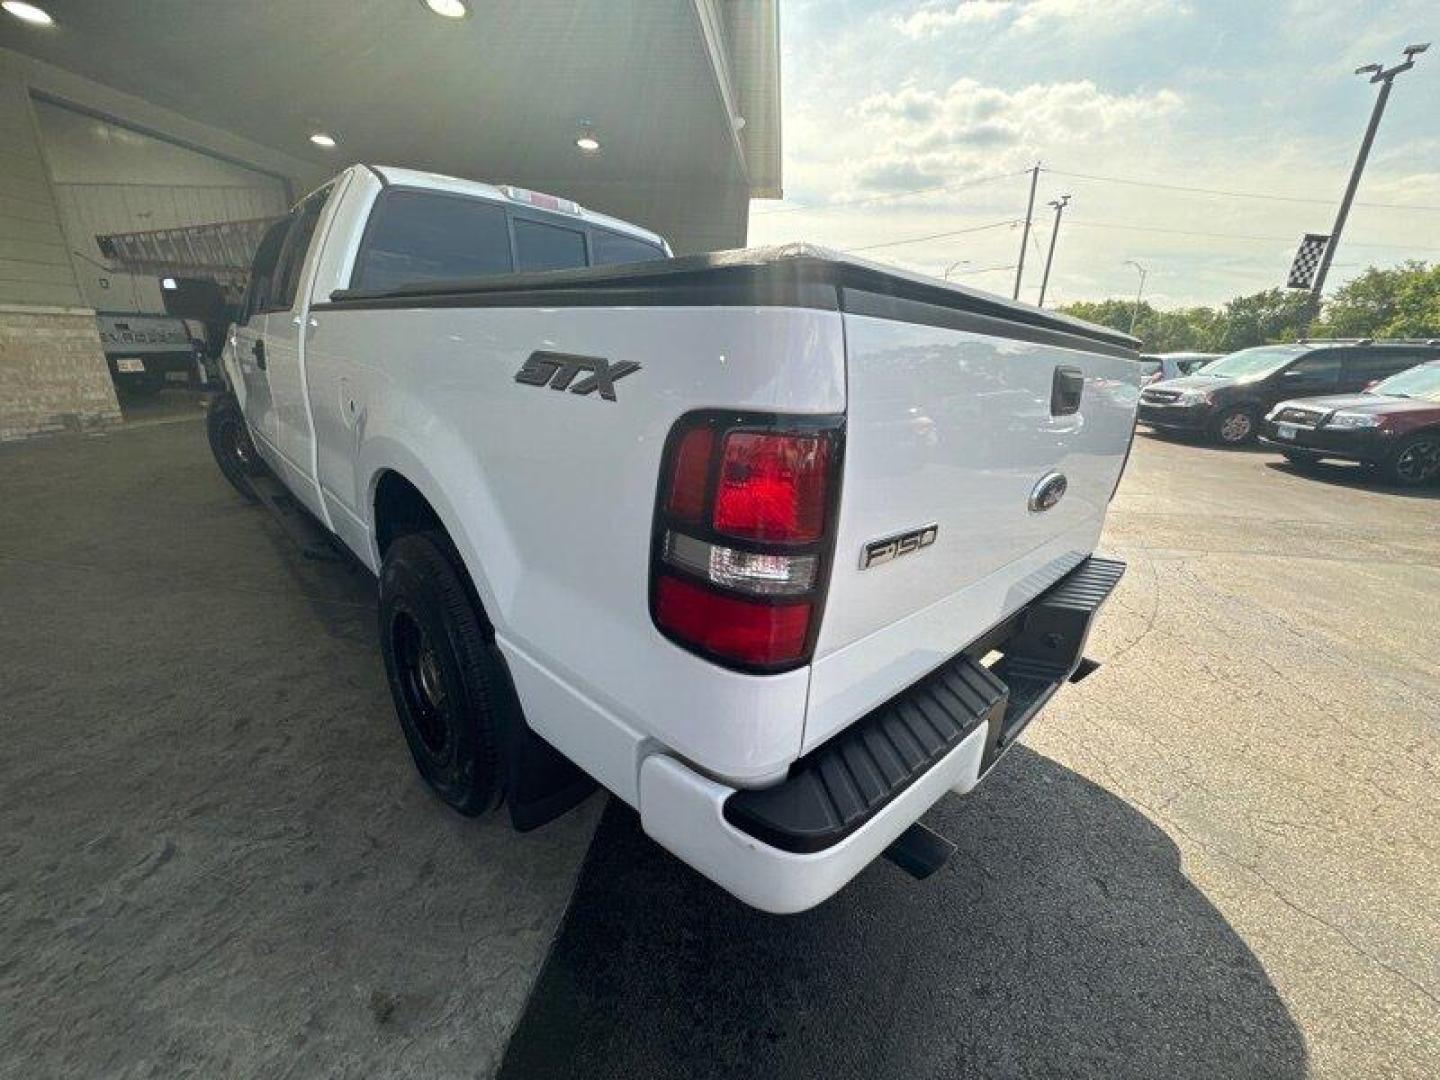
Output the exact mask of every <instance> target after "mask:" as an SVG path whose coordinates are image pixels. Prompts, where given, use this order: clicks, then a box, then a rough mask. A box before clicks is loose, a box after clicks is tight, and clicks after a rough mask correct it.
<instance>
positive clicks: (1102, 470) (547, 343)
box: [210, 166, 1139, 912]
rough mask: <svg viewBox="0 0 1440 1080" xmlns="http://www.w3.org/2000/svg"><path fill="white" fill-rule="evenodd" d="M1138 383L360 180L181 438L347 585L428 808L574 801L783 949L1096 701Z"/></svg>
mask: <svg viewBox="0 0 1440 1080" xmlns="http://www.w3.org/2000/svg"><path fill="white" fill-rule="evenodd" d="M1135 347H1136V342H1135V341H1134V340H1133V339H1131V338H1128V337H1126V336H1124V335H1121V334H1116V333H1114V332H1112V331H1109V330H1105V329H1101V328H1098V327H1095V326H1091V325H1089V324H1086V323H1081V322H1078V321H1075V320H1073V319H1069V318H1065V317H1062V316H1059V315H1055V314H1051V313H1048V312H1043V311H1040V310H1037V309H1035V308H1031V307H1028V306H1025V305H1020V304H1013V303H1010V302H1009V301H1005V300H1001V299H998V298H996V297H994V296H990V295H987V294H984V293H980V292H975V291H971V290H967V289H962V288H958V287H955V286H952V285H949V284H946V283H944V282H941V281H938V280H933V279H930V278H926V277H921V276H916V275H909V274H905V273H901V272H897V271H894V270H891V269H888V268H882V267H880V266H876V265H873V264H869V263H865V262H862V261H858V260H854V259H851V258H849V257H846V256H843V255H839V254H836V253H832V252H827V251H824V250H821V249H816V248H810V247H798V246H797V247H786V248H778V249H768V250H744V251H734V252H723V253H719V254H711V255H703V256H692V257H684V258H671V257H670V252H669V249H668V247H667V245H666V244H665V242H664V240H663V239H662V238H661V237H659V236H657V235H655V234H653V233H650V232H647V231H645V230H644V229H640V228H637V227H635V226H633V225H629V224H626V223H624V222H621V221H617V220H614V219H612V218H608V217H604V216H602V215H599V214H595V213H592V212H589V211H586V210H584V209H582V208H581V207H579V206H576V205H575V204H574V203H572V202H569V201H568V200H565V199H558V198H555V197H553V196H548V195H541V194H538V193H534V192H528V191H524V190H519V189H514V188H497V187H491V186H488V185H485V184H480V183H472V182H469V181H464V180H456V179H450V178H447V177H440V176H434V175H430V174H426V173H420V172H413V171H408V170H403V169H392V168H375V167H371V166H355V167H353V168H350V169H348V170H346V171H345V172H343V173H342V174H340V175H339V176H338V177H337V178H336V179H335V180H334V181H333V182H331V183H329V184H327V185H326V186H325V187H323V188H321V189H320V190H319V191H316V192H315V193H314V194H312V195H310V196H309V197H308V198H306V199H304V200H303V201H302V202H300V203H299V205H298V206H297V207H296V208H295V209H294V211H293V212H292V213H291V214H290V215H289V216H288V217H287V218H285V219H284V220H283V221H281V222H280V223H278V224H277V225H276V226H275V227H274V228H273V229H271V231H270V232H269V233H268V234H267V235H266V237H265V239H264V241H263V243H262V244H261V245H260V248H259V251H258V254H257V256H256V259H255V264H254V268H253V274H252V277H251V281H250V285H249V291H248V294H247V297H246V300H245V303H244V308H243V310H242V312H241V313H240V315H239V319H238V322H237V325H236V326H235V327H234V329H233V331H232V332H231V335H230V341H229V345H228V347H227V351H226V358H225V371H226V378H227V382H228V384H229V390H228V392H227V393H226V394H225V395H223V396H221V397H220V398H218V399H217V401H216V402H215V404H214V407H213V409H212V412H211V416H210V433H211V441H212V446H213V447H214V449H215V451H216V456H217V459H218V460H219V462H220V465H221V467H222V469H223V470H224V472H225V473H226V475H227V476H228V477H230V478H231V480H232V481H234V482H235V484H236V486H237V487H238V488H239V489H240V490H241V491H242V492H247V491H249V490H250V483H251V478H252V477H253V476H255V475H256V473H257V472H260V471H268V472H271V473H273V474H274V476H275V477H277V478H278V479H279V480H280V481H281V482H282V483H283V484H284V485H285V487H286V488H288V489H289V492H290V493H291V494H292V495H293V497H294V499H296V500H298V502H300V503H301V504H303V505H304V507H305V508H306V509H307V510H308V511H309V512H310V513H311V514H313V515H314V517H315V518H316V519H317V520H318V521H319V522H320V523H321V524H323V526H324V527H325V528H326V529H328V530H329V531H330V532H331V533H333V534H334V536H335V537H337V538H338V539H339V541H340V542H341V543H342V544H343V545H344V546H345V547H347V548H348V549H349V550H350V551H351V552H353V553H354V555H355V556H356V557H357V558H358V559H359V560H360V562H362V563H364V564H365V566H366V567H368V568H369V569H370V570H371V571H373V572H374V573H375V574H376V575H377V576H378V578H379V630H380V644H381V651H382V653H383V656H384V660H385V666H386V670H387V674H388V676H389V680H390V685H391V689H392V692H393V696H394V700H395V707H396V711H397V712H398V714H399V718H400V722H401V725H402V728H403V730H404V734H405V737H406V739H407V741H408V744H409V747H410V749H411V751H412V753H413V756H414V758H415V762H416V764H417V766H418V767H419V770H420V772H421V774H422V775H423V776H424V778H425V780H426V781H427V782H428V783H429V784H430V785H431V786H432V787H433V788H434V790H435V791H436V792H437V793H438V794H439V795H440V797H441V798H442V799H444V800H445V801H446V802H448V803H449V804H451V805H452V806H454V807H455V808H456V809H458V810H460V811H461V812H464V813H479V812H481V811H484V810H487V809H490V808H493V807H495V806H496V805H497V804H498V803H499V802H500V801H501V800H502V799H506V800H508V801H509V803H510V807H511V813H512V816H513V817H514V819H515V822H516V824H517V826H519V827H521V828H526V827H530V826H533V825H535V824H537V823H539V822H541V821H545V820H548V819H549V818H551V817H553V816H555V815H556V814H558V813H560V812H563V811H564V810H565V809H568V808H569V807H570V806H571V805H573V804H574V803H575V802H576V801H578V799H579V798H581V797H583V796H584V795H585V794H586V793H588V791H589V790H590V788H591V787H593V784H591V782H590V780H589V778H593V780H594V781H598V782H599V783H600V784H601V785H603V786H604V787H605V788H607V789H608V790H609V791H610V792H612V793H613V794H614V795H616V796H617V797H619V798H620V799H623V800H624V801H625V802H626V803H628V804H630V805H631V806H632V807H634V808H635V810H636V811H638V813H639V817H640V820H641V822H642V824H643V827H644V829H645V831H646V832H647V833H648V834H649V835H650V836H651V837H653V838H654V839H655V840H656V841H657V842H659V843H660V844H662V845H663V846H664V847H666V848H668V849H669V850H670V851H671V852H673V853H674V854H675V855H677V856H678V857H679V858H681V859H682V860H684V861H685V862H686V863H688V864H690V865H691V866H692V867H694V868H696V869H697V870H699V871H700V872H701V873H702V874H704V875H706V876H707V877H709V878H711V879H712V880H714V881H715V882H717V883H719V884H720V885H721V886H723V887H724V888H726V889H727V890H729V891H730V892H731V893H733V894H734V895H736V896H738V897H739V898H740V899H742V900H744V901H746V902H747V903H749V904H752V905H754V906H756V907H759V908H762V909H765V910H767V911H772V912H794V911H800V910H803V909H805V908H808V907H811V906H813V905H815V904H817V903H819V902H820V901H822V900H824V899H825V898H826V897H828V896H830V895H831V894H833V893H834V892H835V891H836V890H838V889H839V888H840V887H841V886H843V885H844V884H845V883H846V882H847V881H849V880H850V879H851V878H852V877H853V876H854V875H855V874H856V873H858V872H859V871H860V870H861V869H862V868H863V867H865V866H866V865H867V864H868V863H870V862H871V861H872V860H873V859H874V858H875V857H876V856H877V855H880V854H882V853H887V854H890V855H891V856H892V857H894V858H895V859H896V861H898V862H901V864H902V865H908V866H909V868H911V869H912V870H914V871H916V872H917V873H919V872H922V871H924V870H928V869H930V868H933V866H934V865H936V864H938V862H939V861H940V854H943V852H940V854H937V846H936V843H935V838H934V837H933V834H927V833H926V832H925V831H924V830H923V828H922V827H921V826H919V825H917V824H916V822H917V819H918V818H919V817H920V816H921V815H922V814H923V813H924V812H925V811H926V809H928V808H929V807H930V806H931V805H932V804H933V803H935V802H936V800H938V799H939V798H940V797H941V796H942V795H944V793H945V792H947V791H952V790H953V791H957V792H962V793H963V792H966V791H968V790H970V789H971V788H973V787H974V786H975V784H976V783H977V782H978V781H979V780H980V778H981V777H982V776H984V775H985V773H986V772H987V770H989V769H990V768H991V767H992V766H993V765H994V764H995V762H996V761H997V760H998V759H999V757H1000V756H1001V754H1003V752H1004V751H1005V750H1006V748H1007V747H1009V746H1010V745H1011V744H1013V743H1014V741H1015V739H1016V737H1017V735H1018V734H1019V733H1020V731H1021V729H1023V728H1024V726H1025V725H1026V723H1028V722H1029V720H1030V719H1031V718H1032V717H1033V716H1034V715H1035V713H1036V711H1037V710H1038V709H1039V708H1040V707H1041V705H1043V704H1044V702H1045V701H1046V700H1047V699H1048V698H1049V697H1050V695H1051V694H1052V693H1053V692H1054V691H1055V690H1056V689H1057V688H1058V687H1060V686H1061V685H1062V684H1064V683H1065V682H1066V681H1067V680H1073V679H1075V678H1078V677H1079V676H1080V675H1083V674H1085V673H1087V672H1088V671H1089V670H1090V669H1091V667H1092V665H1091V663H1090V662H1089V661H1086V660H1085V659H1084V654H1083V649H1084V645H1085V639H1086V635H1087V633H1088V630H1089V627H1090V624H1091V621H1092V619H1093V617H1094V615H1095V613H1096V610H1097V609H1098V607H1099V606H1100V604H1101V602H1102V601H1103V600H1104V599H1105V597H1106V596H1107V595H1108V594H1109V592H1110V590H1111V589H1112V587H1113V586H1114V584H1115V582H1116V581H1117V580H1118V579H1119V577H1120V574H1121V572H1122V571H1123V569H1124V567H1123V564H1121V563H1118V562H1114V561H1110V560H1106V559H1101V558H1098V557H1094V556H1093V552H1094V550H1095V547H1096V543H1097V541H1098V539H1099V536H1100V529H1101V525H1102V524H1103V522H1104V518H1105V512H1106V507H1107V504H1108V502H1109V501H1110V498H1111V496H1112V495H1113V493H1114V491H1115V487H1116V485H1117V484H1118V483H1119V480H1120V475H1121V472H1122V471H1123V469H1124V465H1125V460H1126V457H1127V455H1128V453H1129V447H1130V442H1131V437H1132V434H1133V431H1134V422H1135V407H1136V401H1137V397H1138V389H1137V387H1138V382H1139V368H1138V365H1137V363H1136V353H1135V351H1134V350H1135ZM266 482H267V483H268V482H269V481H266ZM571 763H573V765H572V764H571ZM576 766H578V769H576V768H575V767H576ZM939 847H941V848H943V844H941V845H939Z"/></svg>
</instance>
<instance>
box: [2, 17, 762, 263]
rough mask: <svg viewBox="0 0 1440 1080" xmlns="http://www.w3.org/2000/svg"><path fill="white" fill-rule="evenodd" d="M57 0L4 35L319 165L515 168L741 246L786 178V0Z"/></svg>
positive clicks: (676, 237) (475, 174)
mask: <svg viewBox="0 0 1440 1080" xmlns="http://www.w3.org/2000/svg"><path fill="white" fill-rule="evenodd" d="M47 6H48V8H49V10H50V11H51V13H52V14H53V15H54V16H55V21H56V25H55V27H53V28H52V30H51V31H48V32H44V33H37V32H34V31H33V30H32V29H31V28H28V27H25V26H24V25H23V24H20V23H19V22H18V21H16V20H13V19H5V20H0V45H3V46H5V47H7V48H11V49H14V50H16V51H18V52H22V53H25V54H27V55H30V56H33V57H35V58H37V59H40V60H43V61H46V62H49V63H52V64H54V65H56V66H58V67H61V68H65V69H67V70H69V71H72V72H75V73H77V74H80V75H83V76H85V77H87V78H89V79H92V80H94V81H96V82H99V83H102V84H104V85H106V86H109V87H112V88H114V89H117V90H121V91H125V92H126V93H129V94H132V95H135V96H137V97H140V98H142V99H144V100H145V101H147V102H150V103H151V104H154V105H160V106H164V107H166V108H169V109H173V110H174V111H176V112H179V113H181V114H183V115H185V116H188V117H190V118H192V119H195V120H198V121H201V122H203V123H205V124H208V125H210V126H213V127H216V128H220V129H222V130H225V131H229V132H233V133H235V134H238V135H242V136H244V137H246V138H249V139H251V140H253V141H254V142H257V143H260V144H262V145H265V146H268V147H272V148H274V149H276V150H280V151H283V152H284V153H286V154H289V155H291V156H293V157H296V158H300V159H302V160H305V161H309V162H312V163H313V164H314V165H315V169H316V175H317V176H322V175H325V174H328V173H331V172H335V171H338V170H339V169H340V168H342V167H343V166H345V165H347V164H350V163H352V162H355V161H383V162H388V163H391V164H396V165H406V166H413V167H416V168H422V169H429V170H433V171H437V172H443V173H450V174H455V175H460V176H467V177H472V178H475V179H483V180H489V181H500V182H513V183H517V184H520V185H523V186H526V187H530V188H535V189H537V190H541V191H550V192H554V193H556V194H560V195H565V196H568V197H571V198H574V199H576V200H577V201H578V202H580V203H581V204H583V205H585V206H588V207H591V208H593V209H597V210H602V211H604V212H606V213H611V214H615V215H617V216H619V217H624V218H627V219H631V220H635V221H637V222H639V223H641V224H644V225H646V226H649V227H651V228H654V229H655V230H657V231H659V232H662V233H665V234H666V235H668V236H669V237H671V239H672V243H674V244H675V246H676V248H677V250H681V251H687V250H689V251H693V250H703V249H706V248H713V247H724V246H732V245H734V244H736V243H738V242H741V241H742V240H743V237H744V232H745V220H746V212H747V206H748V200H749V198H750V196H751V195H752V194H757V195H758V194H776V193H778V191H779V108H778V103H779V87H778V77H779V76H778V54H777V50H776V47H775V46H776V13H775V0H671V2H658V0H470V4H469V6H470V8H471V14H470V15H469V16H468V17H467V18H464V19H458V20H451V19H443V18H440V17H438V16H436V15H434V14H432V13H431V12H429V11H428V10H427V9H426V8H425V7H424V6H423V5H422V4H420V3H419V2H418V0H404V2H402V0H343V2H341V0H334V2H329V3H325V4H306V5H289V4H278V3H246V4H228V3H216V4H196V3H193V2H189V0H154V2H152V3H147V4H142V5H119V6H117V5H115V4H114V3H113V2H109V0H52V2H50V3H49V4H48V5H47ZM742 110H751V112H750V114H746V113H745V112H743V111H742ZM742 117H743V123H742V122H741V118H742ZM116 119H118V120H121V121H123V120H124V117H117V118H116ZM587 121H588V122H589V123H590V124H591V125H592V127H593V131H594V133H595V135H596V137H597V138H598V139H599V141H600V143H601V150H600V151H599V152H598V153H595V154H589V155H587V154H584V153H582V152H581V151H580V150H579V149H577V147H576V145H575V139H576V138H577V136H578V135H579V134H580V131H581V127H582V124H584V123H585V122H587ZM317 131H323V132H327V133H330V134H333V135H334V136H335V137H336V139H337V140H338V146H337V147H336V149H335V150H332V151H325V150H322V149H320V148H318V147H316V146H314V145H312V144H311V143H310V141H309V137H310V135H311V134H312V133H314V132H317ZM297 194H298V193H297Z"/></svg>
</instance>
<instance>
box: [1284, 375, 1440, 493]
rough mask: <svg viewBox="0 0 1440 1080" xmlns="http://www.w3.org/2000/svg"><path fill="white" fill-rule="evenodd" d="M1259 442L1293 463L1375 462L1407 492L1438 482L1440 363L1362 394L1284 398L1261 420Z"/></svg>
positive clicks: (1384, 381)
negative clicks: (1418, 486)
mask: <svg viewBox="0 0 1440 1080" xmlns="http://www.w3.org/2000/svg"><path fill="white" fill-rule="evenodd" d="M1261 442H1264V443H1268V444H1269V445H1270V446H1273V447H1275V449H1277V450H1279V451H1280V452H1281V453H1282V454H1284V455H1285V456H1286V457H1287V458H1289V459H1290V460H1291V461H1294V462H1297V463H1299V462H1312V461H1319V460H1320V459H1321V458H1341V459H1343V460H1346V461H1359V462H1362V463H1363V464H1366V465H1373V466H1376V467H1378V468H1379V469H1381V470H1382V471H1383V472H1384V473H1385V474H1386V476H1387V477H1388V478H1389V479H1390V480H1392V481H1393V482H1395V483H1397V484H1403V485H1405V486H1407V487H1410V486H1414V485H1417V484H1424V483H1427V482H1432V481H1435V480H1437V479H1440V360H1431V361H1428V362H1427V363H1424V364H1420V365H1419V366H1418V367H1412V368H1407V369H1406V370H1405V371H1402V372H1400V373H1399V374H1398V375H1391V376H1390V377H1389V378H1388V379H1385V380H1383V381H1381V382H1379V383H1376V384H1375V385H1374V386H1372V387H1371V388H1370V389H1368V390H1366V391H1364V392H1362V393H1359V394H1345V395H1341V396H1338V397H1314V398H1300V399H1299V400H1297V401H1282V402H1280V404H1278V405H1276V406H1275V407H1274V408H1273V409H1271V410H1270V414H1269V415H1268V416H1266V417H1265V426H1264V430H1263V434H1262V435H1261Z"/></svg>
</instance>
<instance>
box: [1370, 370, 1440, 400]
mask: <svg viewBox="0 0 1440 1080" xmlns="http://www.w3.org/2000/svg"><path fill="white" fill-rule="evenodd" d="M1370 393H1372V394H1390V395H1393V396H1394V397H1408V398H1424V399H1425V400H1426V401H1440V363H1431V364H1421V365H1420V366H1419V367H1412V368H1408V369H1406V370H1405V371H1402V372H1400V373H1399V374H1398V375H1391V376H1390V377H1389V378H1388V379H1384V380H1382V381H1380V382H1378V383H1376V384H1375V385H1374V386H1373V387H1372V388H1371V390H1370Z"/></svg>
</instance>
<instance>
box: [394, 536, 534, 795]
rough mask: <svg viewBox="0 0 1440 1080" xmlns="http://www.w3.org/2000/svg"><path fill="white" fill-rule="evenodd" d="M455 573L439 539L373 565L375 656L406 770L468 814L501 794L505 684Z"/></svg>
mask: <svg viewBox="0 0 1440 1080" xmlns="http://www.w3.org/2000/svg"><path fill="white" fill-rule="evenodd" d="M460 566H461V564H460V560H459V556H458V554H457V553H456V552H455V549H454V546H453V545H452V544H451V543H450V540H449V538H448V537H446V536H445V535H444V533H440V532H418V533H410V534H408V535H405V536H401V537H400V538H398V539H397V540H395V541H394V542H393V543H392V544H391V545H390V547H389V549H388V550H387V551H386V552H385V561H384V563H383V565H382V566H381V568H380V652H381V654H382V655H383V656H384V658H385V674H386V676H387V677H388V678H389V681H390V695H391V697H392V698H393V699H394V701H395V714H396V716H397V717H398V718H399V720H400V729H401V731H402V732H403V733H404V735H405V742H406V743H407V744H408V745H409V747H410V754H411V756H412V757H413V758H414V759H415V767H416V768H417V769H418V770H419V771H420V775H421V776H422V777H423V778H424V780H425V782H426V783H427V784H429V785H430V787H431V788H432V789H433V790H434V791H435V793H436V794H437V795H439V796H440V798H441V799H443V800H444V801H445V802H447V803H448V804H449V805H450V806H452V807H454V808H455V809H456V810H458V811H459V812H460V813H462V814H465V815H467V816H474V815H476V814H480V813H484V812H485V811H486V810H490V809H492V808H493V807H494V806H495V805H496V804H497V802H498V800H499V796H500V793H501V783H500V767H499V727H500V724H499V718H500V710H501V709H502V708H503V706H504V704H505V702H506V700H507V699H506V695H507V694H508V693H510V689H509V687H510V683H509V677H508V673H507V672H506V671H505V669H504V667H503V661H502V660H501V659H500V656H499V654H498V652H497V650H496V649H495V647H494V644H493V638H494V632H493V631H492V630H491V628H490V625H489V623H488V622H487V621H486V620H485V618H484V616H483V615H482V614H481V613H480V612H479V611H478V610H477V609H476V606H475V604H474V602H472V600H471V597H470V590H469V589H468V588H467V587H466V582H465V580H464V579H463V578H462V576H461V575H462V574H463V570H461V569H460Z"/></svg>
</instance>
